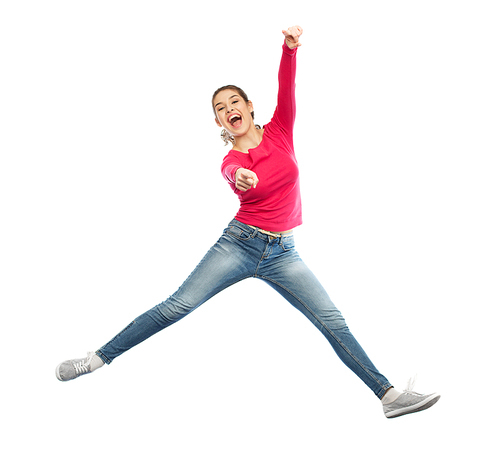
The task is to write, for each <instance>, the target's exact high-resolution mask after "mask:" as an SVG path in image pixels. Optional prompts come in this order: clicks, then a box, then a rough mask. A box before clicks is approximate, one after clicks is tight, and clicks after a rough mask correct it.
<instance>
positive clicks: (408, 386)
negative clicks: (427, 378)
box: [403, 374, 423, 396]
mask: <svg viewBox="0 0 500 451" xmlns="http://www.w3.org/2000/svg"><path fill="white" fill-rule="evenodd" d="M416 382H417V375H416V374H415V376H413V377H410V379H408V383H407V384H406V388H405V389H404V390H403V393H408V394H409V395H415V396H423V395H421V394H420V393H417V392H414V391H413V387H414V386H415V383H416Z"/></svg>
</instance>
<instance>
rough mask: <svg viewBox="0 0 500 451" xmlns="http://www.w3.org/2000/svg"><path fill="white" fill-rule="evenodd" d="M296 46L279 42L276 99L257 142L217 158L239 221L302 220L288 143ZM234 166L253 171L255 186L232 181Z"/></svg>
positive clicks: (279, 224) (274, 226)
mask: <svg viewBox="0 0 500 451" xmlns="http://www.w3.org/2000/svg"><path fill="white" fill-rule="evenodd" d="M296 53H297V49H293V50H290V49H289V48H288V46H287V45H286V44H284V45H283V55H282V57H281V63H280V68H279V72H278V81H279V90H278V105H277V107H276V110H275V112H274V115H273V118H272V119H271V121H270V122H269V123H268V124H266V125H265V126H264V136H263V138H262V142H261V143H260V144H259V145H258V146H257V147H256V148H254V149H250V150H249V153H247V154H246V153H242V152H239V151H237V150H230V151H229V153H228V154H227V155H226V156H225V157H224V160H223V162H222V168H221V171H222V175H223V176H224V178H225V179H226V180H227V181H228V182H229V185H230V186H231V188H232V189H233V191H234V192H235V193H236V194H237V196H238V198H239V200H240V209H239V211H238V213H237V214H236V216H235V219H237V220H238V221H240V222H243V223H245V224H249V225H253V226H255V227H259V228H261V229H264V230H269V231H276V232H278V231H284V230H290V229H293V228H294V227H296V226H298V225H300V224H302V205H301V200H300V187H299V168H298V165H297V160H296V158H295V151H294V149H293V124H294V122H295V69H296ZM239 168H245V169H250V170H251V171H253V172H255V173H256V174H257V177H258V178H259V183H258V184H257V187H256V188H251V189H249V190H248V191H246V192H243V191H240V190H239V189H237V188H236V186H235V173H236V171H237V170H238V169H239Z"/></svg>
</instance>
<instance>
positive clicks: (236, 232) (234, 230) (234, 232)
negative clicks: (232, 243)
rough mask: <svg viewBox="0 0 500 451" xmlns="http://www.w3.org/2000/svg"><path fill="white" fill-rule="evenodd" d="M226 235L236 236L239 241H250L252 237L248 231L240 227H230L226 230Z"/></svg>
mask: <svg viewBox="0 0 500 451" xmlns="http://www.w3.org/2000/svg"><path fill="white" fill-rule="evenodd" d="M225 233H227V234H228V235H231V236H234V237H235V238H238V239H239V240H242V241H247V240H249V239H250V238H251V237H252V236H251V235H250V233H249V232H248V231H247V230H244V229H242V228H240V227H238V226H235V225H231V226H229V227H228V228H227V229H226V230H225Z"/></svg>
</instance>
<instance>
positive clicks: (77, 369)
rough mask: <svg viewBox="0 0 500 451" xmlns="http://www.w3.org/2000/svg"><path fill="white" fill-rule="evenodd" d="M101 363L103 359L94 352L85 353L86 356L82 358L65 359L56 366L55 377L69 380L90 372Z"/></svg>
mask: <svg viewBox="0 0 500 451" xmlns="http://www.w3.org/2000/svg"><path fill="white" fill-rule="evenodd" d="M102 365H103V361H102V360H101V359H100V358H99V357H98V356H97V355H96V353H95V352H89V353H87V357H85V358H83V359H74V360H66V361H65V362H63V363H61V364H59V365H58V366H57V368H56V377H57V378H58V379H59V380H60V381H70V380H72V379H76V378H77V377H79V376H82V375H83V374H88V373H91V372H92V371H94V370H96V369H97V368H100V367H101V366H102Z"/></svg>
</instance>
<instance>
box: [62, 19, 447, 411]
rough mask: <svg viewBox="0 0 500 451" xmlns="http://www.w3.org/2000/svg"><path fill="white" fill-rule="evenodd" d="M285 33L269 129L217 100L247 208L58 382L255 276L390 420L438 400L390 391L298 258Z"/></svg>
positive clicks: (236, 94) (293, 47)
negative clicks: (162, 297)
mask: <svg viewBox="0 0 500 451" xmlns="http://www.w3.org/2000/svg"><path fill="white" fill-rule="evenodd" d="M283 34H284V36H285V43H284V44H283V53H282V57H281V63H280V66H279V72H278V81H279V89H278V102H277V107H276V110H275V112H274V115H273V117H272V119H271V121H270V122H269V123H268V124H266V125H265V126H264V128H262V129H261V128H260V127H258V126H256V125H255V124H254V119H253V115H254V112H253V111H254V108H253V104H252V102H251V101H249V100H248V97H247V95H246V94H245V92H244V91H242V90H241V89H240V88H238V87H236V86H232V85H229V86H224V87H222V88H220V89H218V90H217V91H215V93H214V95H213V97H212V107H213V110H214V113H215V122H216V124H217V125H218V126H219V127H221V128H222V133H221V136H222V139H223V140H224V141H225V142H226V144H227V143H228V142H231V143H232V149H231V150H230V151H229V152H228V154H227V155H226V157H225V158H224V160H223V162H222V168H221V169H222V175H223V177H224V178H225V179H226V181H227V182H228V183H229V185H230V186H231V188H232V190H233V191H234V192H235V194H236V195H237V196H238V198H239V200H240V208H239V211H238V212H237V214H236V216H235V218H234V219H233V220H232V221H231V222H230V223H229V224H228V226H227V228H226V229H225V230H224V233H223V234H222V236H221V237H220V239H219V240H218V241H217V242H216V243H215V244H214V246H213V247H212V248H211V249H210V250H209V251H208V252H207V254H206V255H205V257H204V258H203V259H202V260H201V262H200V263H199V264H198V266H197V267H196V268H195V270H194V271H193V272H192V273H191V275H190V276H189V277H188V278H187V279H186V281H185V282H184V283H183V284H182V286H181V287H180V288H179V289H178V290H177V291H176V292H175V293H174V294H173V295H172V296H170V297H169V298H168V299H167V300H166V301H165V302H163V303H161V304H159V305H157V306H156V307H154V308H152V309H151V310H149V311H147V312H146V313H144V314H142V315H140V316H139V317H138V318H136V319H135V320H134V321H132V322H131V323H130V324H129V325H128V326H127V327H126V328H125V329H123V330H122V331H121V332H120V333H119V334H118V335H116V336H115V337H114V338H113V339H112V340H111V341H110V342H108V343H107V344H105V345H104V346H103V347H102V348H100V349H98V350H97V351H96V352H89V353H88V355H87V357H85V358H82V359H75V360H67V361H65V362H63V363H61V364H60V365H59V366H58V367H57V368H56V376H57V378H58V379H59V380H61V381H69V380H71V379H75V378H77V377H79V376H81V375H83V374H89V373H92V372H93V371H95V370H96V369H98V368H100V367H102V366H103V365H104V364H105V363H106V364H108V365H109V364H110V363H111V362H112V361H113V360H114V359H115V358H116V357H118V356H120V355H121V354H123V353H124V352H125V351H127V350H129V349H130V348H132V347H133V346H135V345H137V344H139V343H141V342H142V341H144V340H146V339H147V338H149V337H151V336H152V335H153V334H156V333H157V332H159V331H160V330H162V329H164V328H166V327H168V326H170V325H172V324H174V323H175V322H177V321H179V320H180V319H182V318H184V317H185V316H186V315H187V314H189V313H190V312H192V311H193V310H195V309H196V308H197V307H199V306H200V305H202V304H203V303H204V302H205V301H207V300H209V299H210V298H211V297H212V296H214V295H216V294H217V293H219V292H220V291H222V290H224V289H225V288H227V287H229V286H231V285H233V284H235V283H237V282H240V281H241V280H244V279H247V278H250V277H253V278H256V279H260V280H262V281H263V282H265V283H266V284H268V285H269V286H270V287H272V288H274V289H275V290H276V291H277V292H278V293H280V294H281V295H282V296H283V297H284V298H285V299H286V300H287V301H288V302H290V304H292V305H293V306H294V307H295V308H297V309H298V310H299V311H300V312H302V313H303V314H304V315H305V316H306V317H307V318H308V319H309V320H310V321H311V322H312V323H313V324H314V325H315V326H316V327H317V328H318V329H319V330H320V332H321V333H322V334H323V335H324V336H325V338H326V339H327V340H328V341H329V342H330V344H331V346H332V347H333V349H334V350H335V352H336V353H337V355H338V356H339V357H340V359H341V360H342V361H343V362H344V363H345V364H346V365H347V366H348V367H349V368H350V369H351V370H352V371H353V372H354V373H355V374H356V375H357V376H358V377H359V378H360V379H361V380H362V381H363V382H364V383H365V384H366V385H367V386H368V387H369V388H370V389H371V390H372V391H373V393H374V394H375V395H376V396H377V397H378V398H379V399H380V400H381V401H382V405H383V411H384V414H385V416H386V417H388V418H394V417H398V416H401V415H405V414H408V413H413V412H418V411H421V410H425V409H427V408H429V407H431V406H432V405H433V404H435V403H436V402H437V401H438V399H439V395H438V394H436V393H434V394H432V395H420V394H418V393H415V392H412V391H410V390H411V389H408V390H404V391H403V392H398V391H397V390H395V389H394V388H393V386H392V385H391V383H390V382H389V381H388V380H387V379H386V378H385V376H384V375H383V374H381V373H380V372H379V371H378V370H377V368H376V367H375V365H374V364H373V363H372V362H371V360H370V359H369V358H368V356H367V355H366V353H365V352H364V351H363V349H362V348H361V346H360V345H359V343H358V342H357V341H356V339H355V338H354V336H353V335H352V334H351V332H350V330H349V329H348V327H347V325H346V322H345V320H344V318H343V316H342V315H341V313H340V311H339V310H338V309H337V308H336V307H335V305H334V304H333V303H332V301H331V300H330V298H329V296H328V294H327V293H326V291H325V290H324V289H323V287H322V286H321V284H320V283H319V282H318V280H317V279H316V277H315V276H314V275H313V273H312V272H311V271H310V270H309V269H308V268H307V266H306V265H305V264H304V262H303V261H302V260H301V259H300V257H299V254H298V253H297V251H296V250H295V247H294V237H293V229H294V228H295V227H297V226H299V225H300V224H302V212H301V199H300V189H299V170H298V166H297V160H296V158H295V152H294V146H293V126H294V121H295V70H296V59H297V49H298V47H299V46H300V45H301V44H300V43H299V38H300V36H301V34H302V28H301V27H299V26H295V27H291V28H289V29H288V30H284V31H283Z"/></svg>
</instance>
